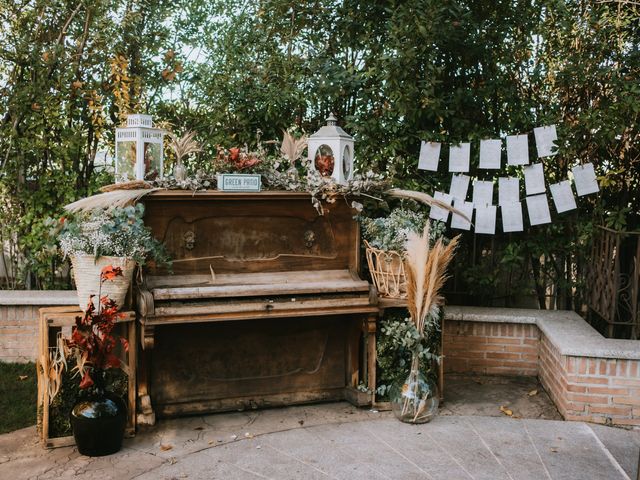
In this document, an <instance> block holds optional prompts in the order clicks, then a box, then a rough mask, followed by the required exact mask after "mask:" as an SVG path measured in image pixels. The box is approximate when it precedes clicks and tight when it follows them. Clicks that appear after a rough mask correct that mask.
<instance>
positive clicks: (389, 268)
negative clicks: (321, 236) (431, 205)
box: [361, 208, 445, 298]
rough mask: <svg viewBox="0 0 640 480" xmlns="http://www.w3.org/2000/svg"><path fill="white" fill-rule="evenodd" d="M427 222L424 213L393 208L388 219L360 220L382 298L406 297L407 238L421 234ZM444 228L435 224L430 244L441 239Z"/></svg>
mask: <svg viewBox="0 0 640 480" xmlns="http://www.w3.org/2000/svg"><path fill="white" fill-rule="evenodd" d="M427 223H428V218H427V216H426V215H425V214H424V213H422V212H415V211H413V210H409V209H405V208H397V209H394V210H392V211H391V213H390V214H389V215H388V216H386V217H379V218H366V217H363V218H362V219H361V226H362V236H363V238H364V244H365V247H366V256H367V263H368V266H369V272H370V273H371V277H372V279H373V283H374V284H375V286H376V288H377V289H378V293H379V294H380V295H381V296H383V297H390V298H406V297H407V279H406V274H405V267H404V259H405V245H406V242H407V235H408V234H409V233H411V232H413V233H420V232H422V231H423V229H424V226H425V225H426V224H427ZM444 228H445V224H444V223H441V222H437V223H435V224H434V225H433V226H432V227H431V229H430V233H429V235H430V237H429V238H430V241H433V240H435V239H436V238H439V237H441V236H442V234H443V232H444Z"/></svg>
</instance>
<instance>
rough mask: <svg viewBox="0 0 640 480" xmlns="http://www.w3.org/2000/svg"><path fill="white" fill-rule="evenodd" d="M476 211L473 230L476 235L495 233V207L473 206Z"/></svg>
mask: <svg viewBox="0 0 640 480" xmlns="http://www.w3.org/2000/svg"><path fill="white" fill-rule="evenodd" d="M474 207H475V209H476V221H475V230H476V233H488V234H489V235H495V233H496V211H497V208H498V207H496V206H495V205H474Z"/></svg>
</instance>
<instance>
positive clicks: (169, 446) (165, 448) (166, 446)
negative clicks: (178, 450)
mask: <svg viewBox="0 0 640 480" xmlns="http://www.w3.org/2000/svg"><path fill="white" fill-rule="evenodd" d="M172 448H173V445H166V444H164V443H161V444H160V450H162V451H163V452H166V451H167V450H171V449H172Z"/></svg>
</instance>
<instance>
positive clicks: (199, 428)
mask: <svg viewBox="0 0 640 480" xmlns="http://www.w3.org/2000/svg"><path fill="white" fill-rule="evenodd" d="M194 430H204V427H196V428H194Z"/></svg>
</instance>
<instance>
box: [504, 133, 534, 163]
mask: <svg viewBox="0 0 640 480" xmlns="http://www.w3.org/2000/svg"><path fill="white" fill-rule="evenodd" d="M507 163H508V164H509V165H529V140H528V139H527V136H526V135H507Z"/></svg>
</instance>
